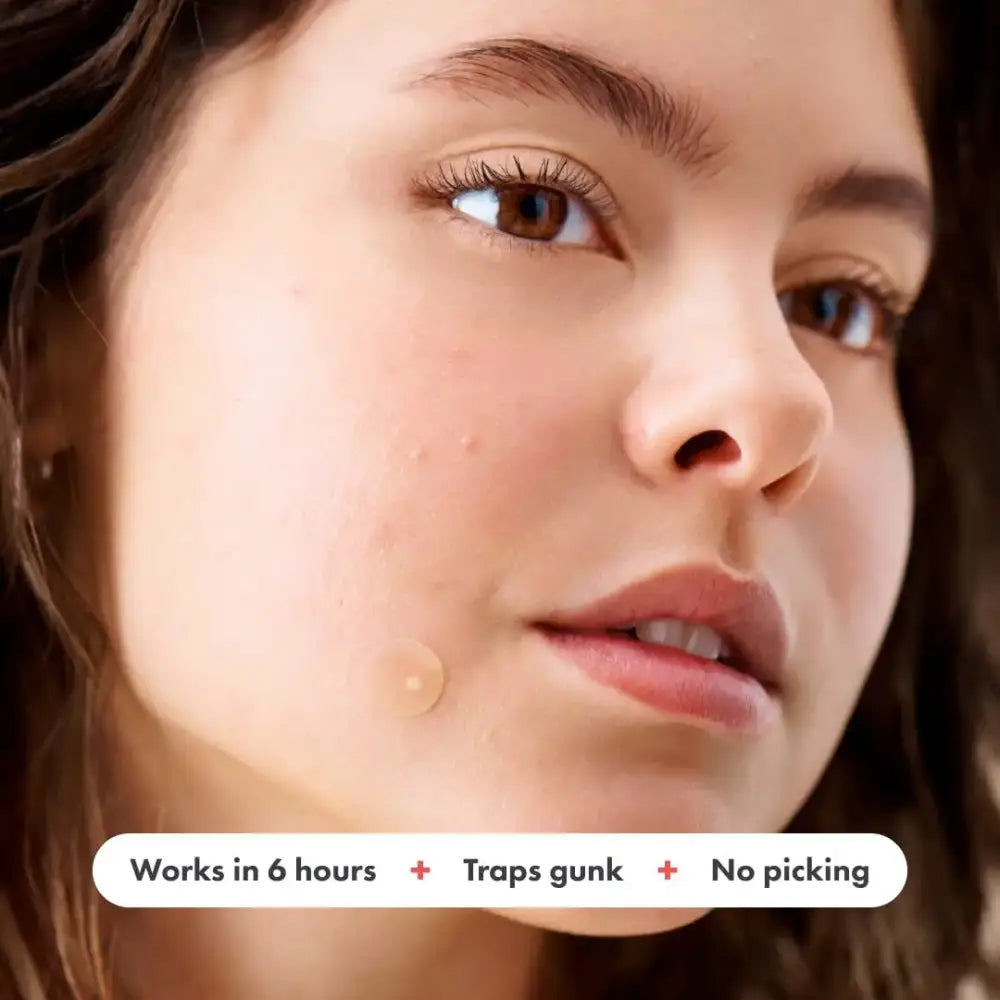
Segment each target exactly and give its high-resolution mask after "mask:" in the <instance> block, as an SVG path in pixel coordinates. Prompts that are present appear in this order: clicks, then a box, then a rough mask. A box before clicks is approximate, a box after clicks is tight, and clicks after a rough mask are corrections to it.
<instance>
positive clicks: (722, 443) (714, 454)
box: [674, 431, 741, 469]
mask: <svg viewBox="0 0 1000 1000" xmlns="http://www.w3.org/2000/svg"><path fill="white" fill-rule="evenodd" d="M740 454H741V452H740V446H739V445H738V444H737V443H736V442H735V441H734V440H733V439H732V438H731V437H730V436H729V435H728V434H727V433H726V432H725V431H702V432H701V433H700V434H695V435H694V437H690V438H688V439H687V441H685V442H684V444H682V445H681V446H680V448H678V449H677V454H676V455H674V463H675V464H676V465H677V467H678V468H679V469H690V468H691V467H692V466H694V465H697V464H698V463H699V462H709V463H711V464H722V463H724V462H736V461H738V460H739V457H740Z"/></svg>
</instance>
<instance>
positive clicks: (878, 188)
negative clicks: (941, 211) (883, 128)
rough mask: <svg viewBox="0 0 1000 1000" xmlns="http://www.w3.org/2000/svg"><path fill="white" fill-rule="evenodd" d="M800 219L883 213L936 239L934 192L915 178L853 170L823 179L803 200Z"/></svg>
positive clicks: (870, 170)
mask: <svg viewBox="0 0 1000 1000" xmlns="http://www.w3.org/2000/svg"><path fill="white" fill-rule="evenodd" d="M797 209H798V212H797V214H798V216H799V217H800V218H808V217H809V216H812V215H821V214H823V213H824V212H838V211H840V212H865V211H867V212H881V213H883V214H886V215H892V216H896V217H897V218H899V219H901V220H902V221H903V222H906V223H908V224H909V225H910V226H911V227H912V228H913V229H915V230H916V231H917V233H918V234H919V235H920V236H922V237H924V238H925V239H926V240H928V241H931V240H932V239H933V236H934V229H935V224H934V198H933V195H932V194H931V190H930V188H929V187H928V186H927V185H926V184H925V183H924V182H923V181H922V180H920V179H919V178H917V177H915V176H914V175H912V174H908V173H905V172H903V171H896V170H878V169H872V168H866V167H861V166H852V167H849V168H848V169H847V170H845V171H843V172H842V173H840V174H833V175H830V176H829V177H822V178H820V179H819V180H817V181H815V182H814V183H813V184H811V185H810V186H809V187H808V188H806V190H805V191H803V192H802V194H801V195H800V196H799V199H798V204H797Z"/></svg>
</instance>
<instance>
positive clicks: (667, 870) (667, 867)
mask: <svg viewBox="0 0 1000 1000" xmlns="http://www.w3.org/2000/svg"><path fill="white" fill-rule="evenodd" d="M656 870H657V871H658V872H660V874H662V875H663V877H664V878H665V879H666V880H667V881H668V882H669V881H670V876H671V875H676V874H677V869H676V868H674V866H673V865H672V864H671V863H670V862H669V861H664V862H663V867H662V868H657V869H656Z"/></svg>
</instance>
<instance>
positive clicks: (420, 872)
mask: <svg viewBox="0 0 1000 1000" xmlns="http://www.w3.org/2000/svg"><path fill="white" fill-rule="evenodd" d="M410 871H411V872H413V874H414V875H416V876H417V878H418V879H420V881H421V882H423V880H424V876H425V875H426V874H428V872H430V868H425V867H424V863H423V861H418V862H417V867H416V868H411V869H410Z"/></svg>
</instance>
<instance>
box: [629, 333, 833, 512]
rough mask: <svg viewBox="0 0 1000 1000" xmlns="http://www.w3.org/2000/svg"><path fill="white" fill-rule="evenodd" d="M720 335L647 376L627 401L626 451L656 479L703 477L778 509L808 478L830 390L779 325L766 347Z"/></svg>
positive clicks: (829, 409) (829, 420)
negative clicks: (711, 345)
mask: <svg viewBox="0 0 1000 1000" xmlns="http://www.w3.org/2000/svg"><path fill="white" fill-rule="evenodd" d="M724 340H725V342H724V343H723V344H720V345H719V348H718V349H717V350H714V351H705V350H700V351H698V352H697V354H698V357H697V358H696V359H694V360H692V359H691V358H690V356H689V357H688V358H687V359H685V360H684V361H682V362H680V363H679V364H673V365H670V370H669V371H667V368H666V366H663V367H662V368H653V369H651V370H650V371H649V372H648V374H647V376H646V377H645V378H644V379H643V381H642V382H640V384H639V385H638V386H636V388H635V390H634V391H633V393H632V394H631V395H630V397H629V398H628V400H627V402H626V405H625V409H624V413H623V420H622V432H623V439H624V444H625V450H626V453H627V455H628V458H629V460H630V462H631V464H632V465H633V466H634V467H635V469H636V470H637V471H638V473H639V474H640V475H641V476H642V477H643V478H645V479H646V480H648V481H650V482H652V483H654V484H656V485H661V484H665V483H667V482H674V481H676V480H677V479H678V477H695V476H708V477H712V478H713V479H714V480H716V481H717V482H718V483H719V484H720V485H724V486H725V487H727V488H728V489H730V490H735V491H739V492H742V493H750V492H753V493H757V494H762V495H763V496H764V497H765V499H766V500H767V501H768V502H769V503H771V504H772V505H774V506H776V507H779V508H785V507H787V506H789V505H791V504H793V503H794V502H795V501H796V500H797V499H798V498H799V497H800V496H801V495H802V494H803V493H804V492H805V490H806V489H807V488H808V486H809V484H810V483H811V482H812V479H813V477H814V475H815V472H816V468H817V465H818V462H819V456H820V452H821V449H822V445H823V442H824V441H825V439H826V438H827V436H828V435H829V433H830V431H831V429H832V426H833V406H832V402H831V400H830V396H829V394H828V392H827V390H826V386H825V385H824V383H823V381H822V379H821V378H820V377H819V376H818V375H817V374H816V372H815V371H814V370H813V369H812V367H810V365H809V364H808V362H807V361H806V360H805V359H804V358H803V357H802V356H801V354H800V353H799V352H798V350H797V348H796V347H795V345H794V343H793V342H792V340H791V338H790V337H789V336H788V333H787V329H784V330H782V331H781V336H780V338H772V339H771V342H770V343H769V344H762V343H761V342H760V340H758V341H757V342H753V341H752V340H748V341H747V342H746V343H744V344H743V345H742V346H741V345H739V344H736V343H734V341H733V339H732V338H725V339H724ZM675 360H677V361H680V359H675Z"/></svg>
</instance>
